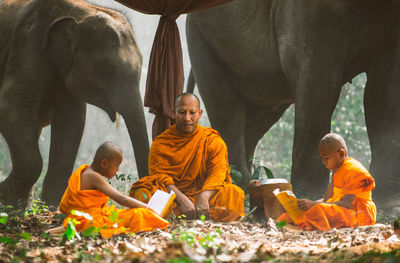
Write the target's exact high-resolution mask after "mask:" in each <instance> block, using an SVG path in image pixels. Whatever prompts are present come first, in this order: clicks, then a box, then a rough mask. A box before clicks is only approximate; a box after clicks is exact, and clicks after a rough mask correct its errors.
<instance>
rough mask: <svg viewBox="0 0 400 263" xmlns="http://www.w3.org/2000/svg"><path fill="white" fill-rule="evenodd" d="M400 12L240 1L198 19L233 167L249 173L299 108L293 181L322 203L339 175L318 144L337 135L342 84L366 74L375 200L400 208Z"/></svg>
mask: <svg viewBox="0 0 400 263" xmlns="http://www.w3.org/2000/svg"><path fill="white" fill-rule="evenodd" d="M399 5H400V1H398V0H386V1H378V0H337V1H328V0H296V1H293V0H250V1H248V0H236V1H233V2H230V3H228V4H225V5H221V6H218V7H215V8H212V9H208V10H206V11H202V12H198V13H194V14H191V15H189V16H188V19H187V39H188V46H189V54H190V59H191V63H192V70H193V74H194V78H195V80H196V82H197V84H198V87H199V92H200V95H201V96H202V98H203V100H204V103H205V106H206V109H207V113H208V116H209V118H210V121H211V124H212V126H213V127H214V128H216V129H217V130H218V131H220V132H221V135H222V137H223V138H224V140H225V141H226V143H227V145H228V148H229V157H230V161H231V163H233V164H235V165H236V166H237V167H239V169H240V170H242V171H244V172H245V174H246V175H249V170H248V168H247V167H248V162H247V160H248V159H249V157H250V156H252V155H253V153H254V149H255V147H256V144H257V143H258V141H259V139H260V138H261V137H262V136H263V135H264V134H265V132H267V131H268V129H269V128H270V127H271V126H272V125H273V124H274V123H275V122H276V121H277V120H278V119H279V118H280V117H281V115H282V113H283V112H284V111H285V110H286V108H287V107H288V106H289V105H290V104H292V103H294V102H295V105H296V109H295V115H296V117H295V136H294V146H293V166H292V183H293V186H294V190H295V192H296V193H297V194H299V195H303V196H304V195H305V196H313V195H316V196H320V195H321V193H323V191H324V190H325V189H326V187H327V183H328V180H329V176H328V171H326V169H325V168H324V167H323V166H322V165H321V160H320V158H319V156H318V151H317V147H318V142H319V140H320V138H321V137H322V136H323V135H324V134H325V133H327V132H329V131H330V128H331V126H330V125H331V124H330V123H331V115H332V112H333V111H334V108H335V106H336V103H337V101H338V98H339V94H340V90H341V86H342V85H343V84H344V83H345V82H347V81H351V79H352V78H353V77H355V76H356V75H357V74H359V73H361V72H366V73H367V76H368V83H367V86H366V88H365V97H364V106H365V118H366V125H367V130H368V136H369V139H370V144H371V151H372V161H371V165H370V172H371V174H372V175H373V176H374V178H375V179H376V190H375V191H374V192H373V197H374V200H375V201H376V202H377V204H378V207H379V208H393V207H396V206H400V177H399V176H400V106H399V105H400V104H399V102H400V87H399V86H400V41H399V40H400V21H399V19H400V16H399V15H398V14H399V13H400V8H399ZM350 151H351V149H350ZM350 154H351V152H350Z"/></svg>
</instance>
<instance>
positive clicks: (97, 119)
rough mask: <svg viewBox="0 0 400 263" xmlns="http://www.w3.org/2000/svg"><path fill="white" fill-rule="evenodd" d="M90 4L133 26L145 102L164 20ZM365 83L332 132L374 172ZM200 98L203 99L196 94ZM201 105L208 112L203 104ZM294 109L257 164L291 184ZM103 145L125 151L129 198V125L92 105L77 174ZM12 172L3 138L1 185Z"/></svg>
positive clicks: (354, 89) (44, 146)
mask: <svg viewBox="0 0 400 263" xmlns="http://www.w3.org/2000/svg"><path fill="white" fill-rule="evenodd" d="M88 2H90V3H93V4H96V5H101V6H105V7H108V8H112V9H115V10H118V11H120V12H122V13H123V14H124V15H125V16H126V17H127V19H128V20H129V22H130V23H131V25H132V28H133V32H134V36H135V39H136V41H137V44H138V46H139V49H140V51H141V53H142V56H143V67H142V75H141V81H140V90H141V94H142V99H143V96H144V94H145V92H144V91H145V83H146V75H147V67H148V62H149V57H150V52H151V48H152V43H153V38H154V35H155V32H156V28H157V25H158V20H159V16H156V15H144V14H141V13H138V12H136V11H133V10H131V9H129V8H127V7H125V6H123V5H120V4H118V3H117V2H115V1H107V0H97V1H94V0H89V1H88ZM185 22H186V15H182V16H181V17H179V18H178V19H177V24H178V27H179V31H180V34H181V41H182V49H183V60H184V72H185V77H187V76H188V75H189V71H190V61H189V56H188V48H187V43H186V32H185ZM366 80H367V76H366V74H360V75H358V76H357V77H356V78H354V79H353V81H352V83H347V84H345V85H344V86H343V88H342V92H341V95H340V99H339V102H338V104H337V106H336V109H335V112H334V114H333V117H332V132H336V133H339V134H341V135H342V136H343V137H344V139H345V140H346V142H347V146H348V149H349V154H350V156H353V157H354V158H356V159H357V160H359V161H361V163H363V164H364V166H366V167H369V164H370V157H371V152H370V147H369V140H368V136H367V132H366V127H365V119H364V107H363V94H364V87H365V83H366ZM186 81H187V79H185V87H186ZM195 93H196V94H198V91H197V89H196V91H195ZM202 105H203V109H204V104H202ZM294 107H295V106H294V105H292V106H290V107H289V108H288V110H287V111H286V112H285V113H284V114H283V116H282V118H281V119H280V120H279V121H278V122H277V123H276V124H275V125H274V126H273V127H272V128H271V129H270V131H269V132H268V133H267V134H266V135H265V136H264V137H263V138H262V140H261V141H260V142H259V144H258V146H257V150H256V154H255V159H254V161H255V165H256V166H259V165H263V166H266V167H268V168H269V169H270V170H271V171H272V172H273V174H274V176H275V177H276V178H278V177H279V178H286V179H290V170H291V163H292V146H293V134H294ZM204 110H205V109H204ZM145 115H146V123H147V131H148V134H149V138H151V126H152V123H153V119H154V116H153V115H152V114H150V113H148V109H147V108H145ZM200 124H201V125H203V126H210V123H209V121H208V117H207V113H206V112H205V114H203V118H202V119H201V120H200ZM50 136H51V134H50V127H49V126H48V127H46V128H44V129H43V131H42V134H41V136H40V139H39V147H40V151H41V153H42V157H43V170H42V174H41V177H40V179H39V180H38V182H37V183H36V184H35V187H34V199H39V195H40V191H41V186H42V181H43V177H44V175H45V174H46V171H47V164H48V155H49V145H50ZM104 141H113V142H115V143H117V144H118V145H120V146H121V148H122V149H123V151H124V161H123V163H122V165H121V169H120V172H119V173H120V174H124V175H126V176H125V177H123V179H124V180H120V179H121V177H119V180H118V179H116V180H115V182H114V183H116V184H117V188H118V189H119V190H120V191H122V192H124V193H127V192H128V190H129V188H130V185H131V183H133V182H134V181H136V180H137V179H138V175H137V171H136V163H135V159H134V154H133V149H132V144H131V142H130V138H129V134H128V132H127V129H126V126H125V123H124V121H123V119H122V118H121V124H120V128H119V129H117V128H116V124H115V123H112V122H111V121H110V119H109V118H108V116H107V114H106V113H105V112H104V111H102V110H100V109H99V108H96V107H94V106H92V105H88V107H87V115H86V126H85V130H84V134H83V137H82V141H81V144H80V147H79V152H78V155H77V158H76V161H75V167H74V169H75V168H77V167H78V166H80V165H81V164H83V163H86V164H90V163H91V161H92V159H93V156H94V153H95V151H96V149H97V147H98V146H99V145H100V144H101V143H102V142H104ZM10 171H11V160H10V154H9V151H8V146H7V143H6V142H5V140H4V138H3V137H2V136H1V135H0V181H2V180H4V179H5V178H6V177H7V176H8V174H9V172H10ZM127 182H128V183H127Z"/></svg>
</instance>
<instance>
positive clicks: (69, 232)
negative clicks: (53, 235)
mask: <svg viewBox="0 0 400 263" xmlns="http://www.w3.org/2000/svg"><path fill="white" fill-rule="evenodd" d="M67 222H68V224H67V229H66V230H65V232H64V234H63V237H62V240H61V245H65V242H66V241H67V240H68V241H70V242H74V240H75V237H76V238H77V239H78V240H81V236H80V235H79V232H78V231H77V230H76V225H77V224H79V221H78V220H76V219H75V218H68V219H67Z"/></svg>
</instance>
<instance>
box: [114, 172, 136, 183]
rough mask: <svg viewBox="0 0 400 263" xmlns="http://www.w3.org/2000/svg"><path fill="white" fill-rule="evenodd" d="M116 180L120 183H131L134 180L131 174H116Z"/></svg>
mask: <svg viewBox="0 0 400 263" xmlns="http://www.w3.org/2000/svg"><path fill="white" fill-rule="evenodd" d="M114 178H115V179H116V180H118V181H122V182H125V181H128V182H130V181H131V180H132V175H131V174H116V175H115V177H114Z"/></svg>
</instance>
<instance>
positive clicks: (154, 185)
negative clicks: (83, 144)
mask: <svg viewBox="0 0 400 263" xmlns="http://www.w3.org/2000/svg"><path fill="white" fill-rule="evenodd" d="M172 184H174V185H175V186H176V187H177V188H178V189H179V190H180V191H181V192H182V193H183V194H184V195H186V196H187V197H188V198H189V199H190V200H191V201H192V202H193V204H194V205H196V201H197V198H198V196H199V194H200V193H201V192H202V191H206V190H217V193H216V194H215V195H214V196H213V197H211V199H210V200H209V205H210V218H211V219H214V220H216V221H233V220H237V219H238V218H240V217H241V216H243V215H244V192H243V190H242V189H241V188H240V187H238V186H236V185H233V184H232V178H231V176H230V169H229V163H228V150H227V147H226V145H225V142H224V141H223V140H222V138H221V137H220V135H219V133H218V132H217V131H215V130H213V129H211V128H206V127H202V126H200V125H197V128H196V130H195V131H194V132H193V133H192V134H188V135H186V134H181V133H179V132H178V131H177V130H176V125H173V126H171V127H169V128H168V129H167V130H166V131H164V132H163V133H162V134H161V135H159V136H157V137H156V138H155V139H154V141H153V143H152V145H151V147H150V155H149V176H146V177H144V178H141V179H140V180H139V181H137V182H135V183H134V184H133V185H132V188H131V191H130V194H129V195H130V196H132V197H134V198H136V199H139V200H141V201H143V202H148V201H149V199H150V198H151V196H152V194H153V193H154V192H155V191H156V190H157V189H160V190H163V191H166V192H167V189H166V186H167V185H172ZM173 212H174V213H175V214H176V215H179V214H180V211H179V207H178V206H177V204H176V203H174V204H173Z"/></svg>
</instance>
